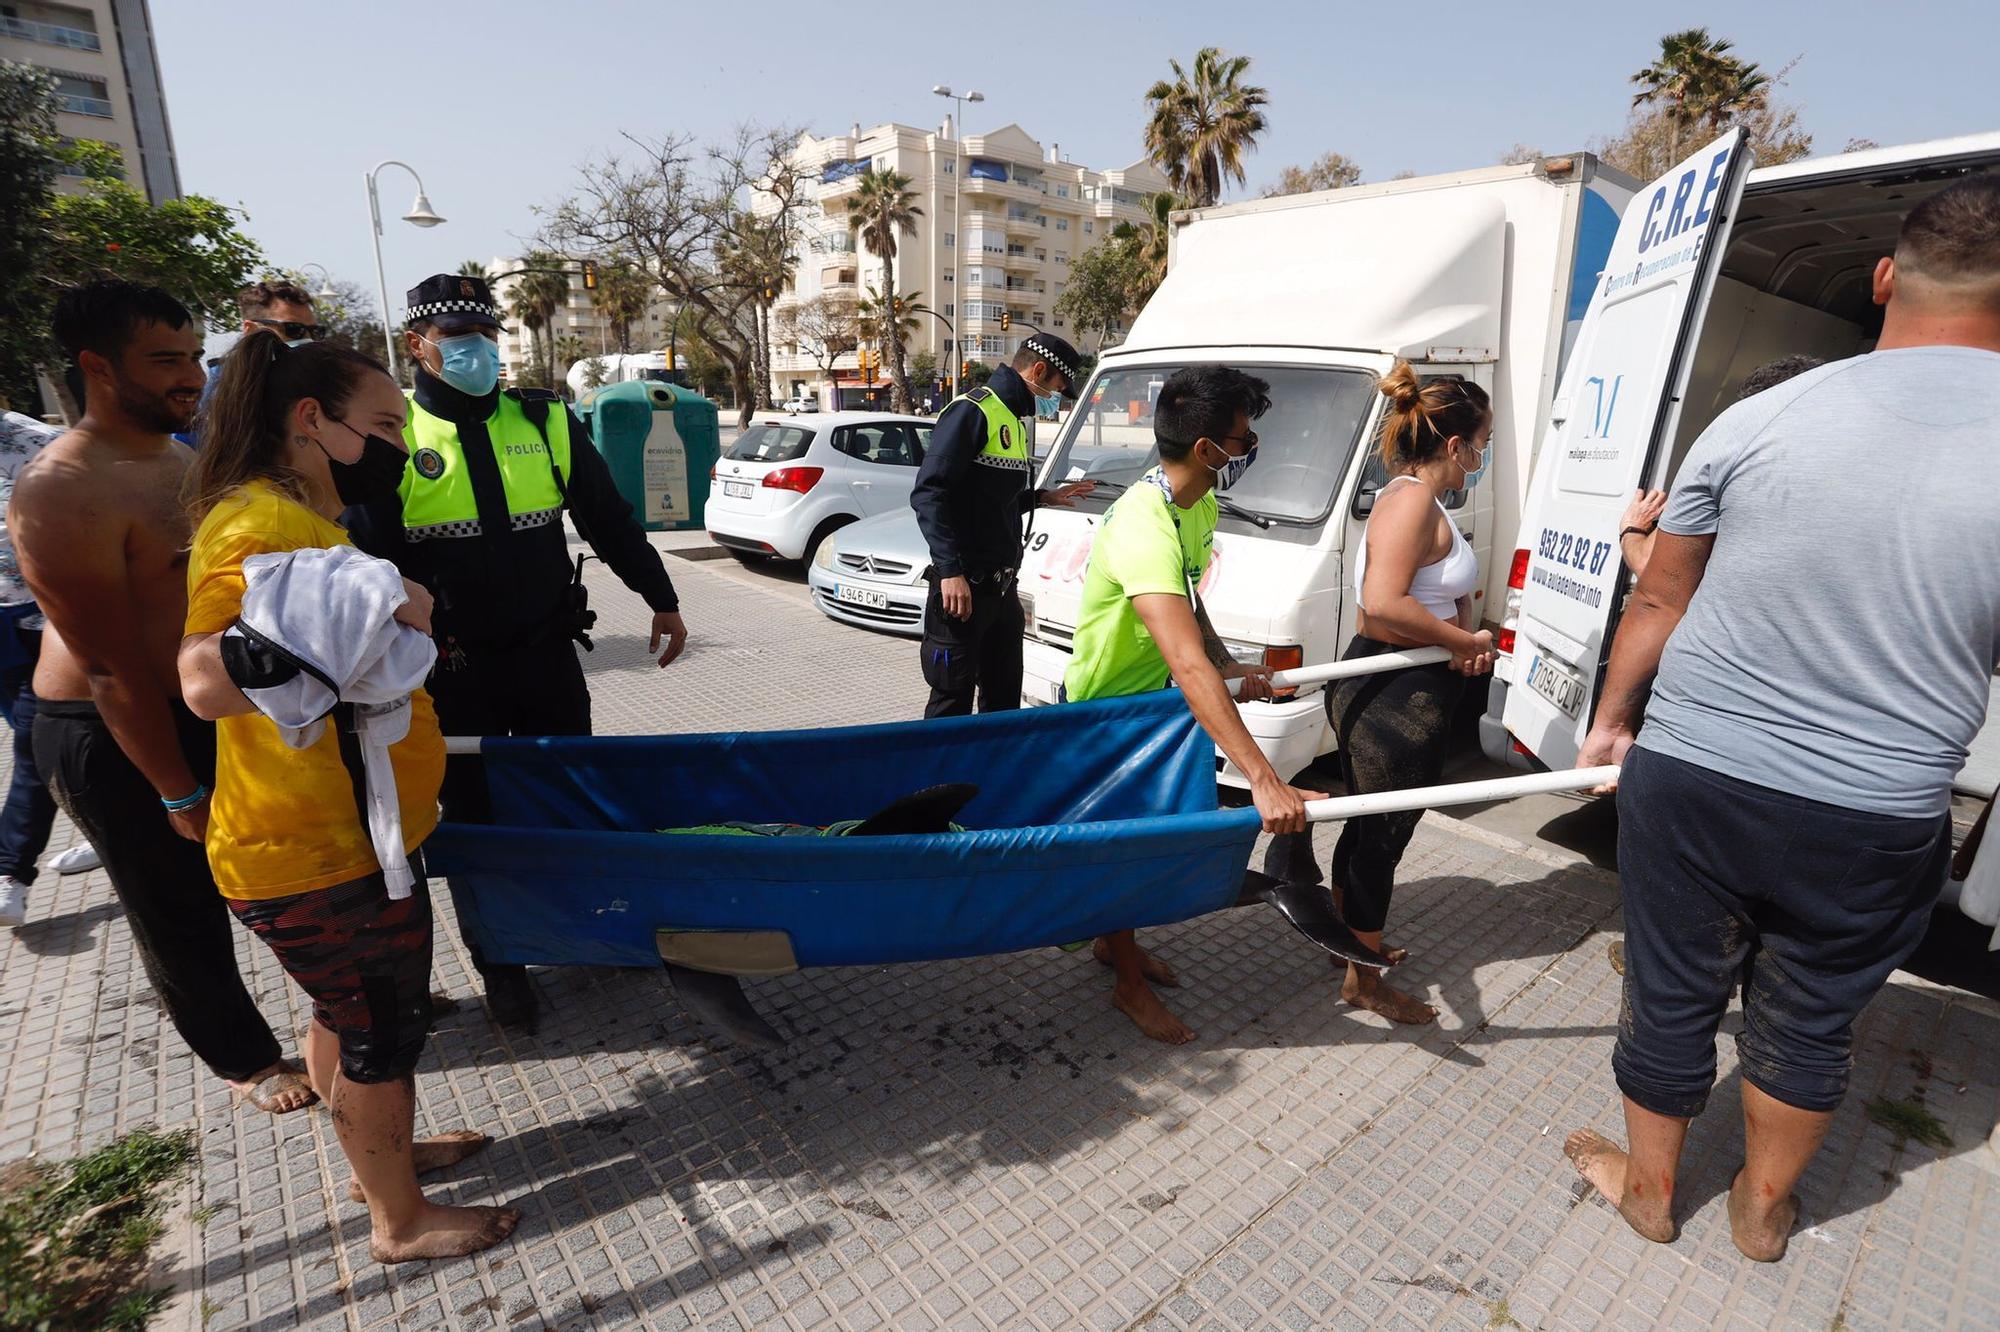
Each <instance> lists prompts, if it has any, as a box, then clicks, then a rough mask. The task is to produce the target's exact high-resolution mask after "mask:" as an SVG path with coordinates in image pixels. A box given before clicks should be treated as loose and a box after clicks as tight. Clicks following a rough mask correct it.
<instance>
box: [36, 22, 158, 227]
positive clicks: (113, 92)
mask: <svg viewBox="0 0 2000 1332" xmlns="http://www.w3.org/2000/svg"><path fill="white" fill-rule="evenodd" d="M0 59H4V60H13V61H18V62H20V63H22V64H27V65H35V66H37V67H39V68H41V69H43V70H45V71H47V72H48V73H50V74H52V75H54V76H55V78H56V80H57V95H58V97H60V99H61V107H60V109H59V110H58V111H57V114H56V128H57V129H58V131H59V132H60V133H61V134H62V136H63V137H64V138H65V139H70V140H78V141H80V140H95V141H97V142H99V143H107V144H110V145H111V146H113V147H114V148H116V149H118V151H119V153H120V154H121V155H122V156H123V157H124V159H125V179H126V180H127V181H128V182H130V183H131V184H132V185H133V186H134V187H135V188H137V189H139V190H141V191H143V192H144V194H145V195H146V197H147V198H148V199H150V200H152V201H153V202H154V203H156V204H157V203H161V202H163V201H165V200H168V199H178V198H180V195H181V175H180V167H179V166H178V164H177V163H176V162H175V160H174V139H173V132H172V130H171V129H170V128H169V127H168V124H167V102H166V95H165V93H164V92H163V91H162V89H161V84H160V62H159V57H158V55H157V53H156V52H155V51H154V48H153V19H152V15H151V14H150V13H149V12H148V10H147V8H146V0H64V2H63V3H56V2H55V0H0Z"/></svg>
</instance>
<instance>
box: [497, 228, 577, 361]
mask: <svg viewBox="0 0 2000 1332" xmlns="http://www.w3.org/2000/svg"><path fill="white" fill-rule="evenodd" d="M561 263H562V259H561V258H560V257H559V256H557V255H553V254H548V253H545V252H543V251H540V250H535V251H531V252H530V253H529V254H528V255H527V257H526V258H525V259H523V260H522V263H521V266H522V267H523V268H526V269H530V270H533V271H530V272H526V273H523V274H521V277H520V280H519V281H518V282H516V283H515V284H514V290H513V292H512V294H511V295H510V296H509V298H508V302H507V312H508V313H509V314H511V315H513V316H514V318H516V319H518V320H520V321H521V327H522V328H523V329H525V330H526V331H527V334H528V340H529V342H530V344H531V345H532V347H533V350H534V360H535V362H536V363H537V364H538V365H539V367H540V369H541V371H542V373H543V374H544V375H553V373H554V365H555V348H554V347H553V346H552V345H551V344H550V340H549V339H548V337H547V336H546V335H547V333H548V331H549V327H550V324H551V321H553V320H554V319H555V316H556V311H558V310H560V309H562V307H563V304H564V303H565V302H566V301H568V300H569V276H568V275H567V274H565V273H562V272H559V271H555V270H556V268H557V265H559V264H561Z"/></svg>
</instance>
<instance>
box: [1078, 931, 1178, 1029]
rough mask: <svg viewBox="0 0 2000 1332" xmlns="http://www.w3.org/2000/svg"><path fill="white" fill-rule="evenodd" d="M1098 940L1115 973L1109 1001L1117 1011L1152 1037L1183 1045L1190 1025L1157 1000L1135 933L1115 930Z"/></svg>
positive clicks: (1143, 954)
mask: <svg viewBox="0 0 2000 1332" xmlns="http://www.w3.org/2000/svg"><path fill="white" fill-rule="evenodd" d="M1099 942H1100V943H1102V944H1103V945H1104V947H1105V950H1106V951H1107V952H1108V953H1109V954H1110V955H1111V968H1112V970H1114V971H1116V972H1117V973H1118V983H1117V986H1116V988H1114V989H1113V990H1112V992H1111V1002H1112V1003H1113V1004H1116V1005H1117V1006H1118V1011H1119V1012H1121V1013H1123V1014H1124V1015H1125V1016H1126V1017H1129V1018H1131V1019H1132V1022H1133V1024H1134V1025H1135V1026H1137V1027H1138V1028H1139V1030H1140V1031H1142V1032H1144V1033H1145V1034H1146V1035H1148V1036H1150V1037H1152V1038H1153V1039H1154V1040H1156V1041H1164V1042H1165V1043H1166V1044H1168V1045H1186V1044H1187V1043H1188V1042H1189V1041H1191V1040H1193V1039H1194V1029H1193V1028H1192V1027H1190V1026H1188V1025H1187V1024H1186V1023H1185V1022H1182V1021H1181V1020H1180V1019H1179V1018H1177V1017H1175V1016H1174V1015H1173V1014H1172V1013H1171V1012H1169V1011H1168V1010H1167V1006H1166V1005H1165V1004H1163V1003H1161V1002H1160V996H1158V995H1157V994H1154V993H1153V987H1152V986H1150V985H1148V984H1147V983H1146V962H1145V957H1146V954H1145V950H1143V949H1142V948H1140V947H1139V937H1138V935H1137V934H1136V933H1135V932H1133V931H1131V930H1119V931H1118V932H1117V933H1116V934H1107V935H1105V936H1103V938H1102V939H1100V940H1099Z"/></svg>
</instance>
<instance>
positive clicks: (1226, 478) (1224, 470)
mask: <svg viewBox="0 0 2000 1332" xmlns="http://www.w3.org/2000/svg"><path fill="white" fill-rule="evenodd" d="M1216 447H1217V448H1221V447H1222V446H1221V445H1220V444H1218V445H1216ZM1222 456H1223V457H1225V458H1227V459H1228V461H1227V462H1225V463H1223V464H1222V466H1220V467H1211V468H1209V470H1210V471H1211V472H1214V473H1215V488H1216V489H1217V490H1227V489H1229V488H1230V487H1231V486H1233V485H1235V484H1236V483H1237V482H1238V481H1241V480H1242V479H1243V474H1244V473H1245V472H1247V471H1249V470H1250V464H1251V463H1253V462H1256V461H1257V446H1256V445H1255V444H1252V445H1251V446H1250V450H1249V452H1247V453H1245V454H1244V455H1243V456H1242V457H1240V458H1238V457H1233V456H1231V455H1230V454H1229V453H1228V451H1227V450H1225V451H1224V452H1223V455H1222Z"/></svg>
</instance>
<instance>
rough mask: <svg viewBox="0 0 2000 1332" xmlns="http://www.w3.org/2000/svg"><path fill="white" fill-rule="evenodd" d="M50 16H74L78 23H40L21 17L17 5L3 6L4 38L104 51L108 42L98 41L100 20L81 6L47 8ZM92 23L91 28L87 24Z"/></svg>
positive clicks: (0, 29)
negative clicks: (97, 20)
mask: <svg viewBox="0 0 2000 1332" xmlns="http://www.w3.org/2000/svg"><path fill="white" fill-rule="evenodd" d="M45 12H47V13H49V16H50V17H63V18H68V17H71V16H72V15H73V16H74V22H75V24H76V25H77V26H71V25H70V24H63V23H37V22H34V21H32V20H30V19H24V18H22V17H20V13H19V10H18V8H17V7H16V6H14V5H7V6H5V7H0V37H14V38H18V39H19V40H21V41H24V42H42V43H44V44H46V45H49V46H66V47H68V48H70V49H71V50H72V51H102V50H103V49H104V44H103V43H102V42H101V41H99V40H98V37H97V28H96V20H95V19H93V18H92V17H91V16H90V15H89V14H88V13H86V12H84V11H83V10H80V9H70V8H68V7H63V8H61V9H52V10H50V11H45ZM83 24H90V25H91V26H90V27H87V28H86V27H83V26H81V25H83Z"/></svg>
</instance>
